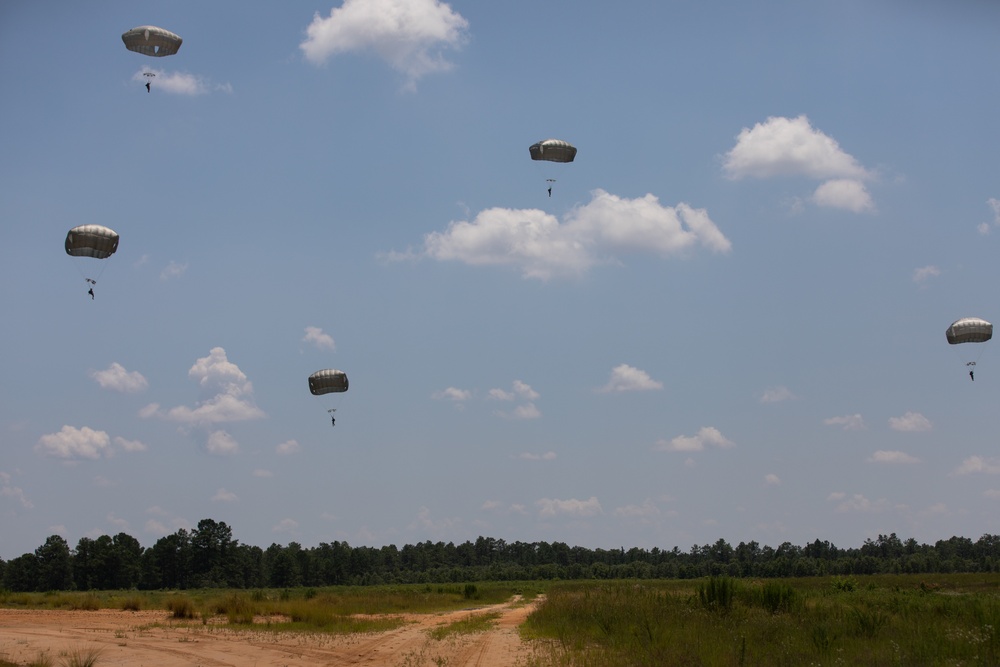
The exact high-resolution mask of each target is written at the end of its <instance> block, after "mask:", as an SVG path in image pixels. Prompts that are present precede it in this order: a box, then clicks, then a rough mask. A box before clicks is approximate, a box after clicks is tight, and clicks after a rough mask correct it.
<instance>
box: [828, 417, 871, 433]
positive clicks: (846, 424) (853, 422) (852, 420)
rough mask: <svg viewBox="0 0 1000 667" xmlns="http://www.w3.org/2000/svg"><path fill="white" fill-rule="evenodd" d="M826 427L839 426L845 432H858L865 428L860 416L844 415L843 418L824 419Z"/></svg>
mask: <svg viewBox="0 0 1000 667" xmlns="http://www.w3.org/2000/svg"><path fill="white" fill-rule="evenodd" d="M823 423H824V424H826V425H827V426H839V427H841V428H842V429H844V430H845V431H860V430H862V429H864V428H865V420H864V419H862V418H861V415H860V414H853V415H844V416H843V417H830V418H829V419H824V420H823Z"/></svg>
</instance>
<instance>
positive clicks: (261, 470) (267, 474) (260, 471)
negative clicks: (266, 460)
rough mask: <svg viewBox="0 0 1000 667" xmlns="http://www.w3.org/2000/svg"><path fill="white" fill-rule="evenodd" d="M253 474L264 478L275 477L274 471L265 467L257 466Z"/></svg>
mask: <svg viewBox="0 0 1000 667" xmlns="http://www.w3.org/2000/svg"><path fill="white" fill-rule="evenodd" d="M253 476H254V477H260V478H262V479H263V478H267V477H274V473H273V472H271V471H270V470H265V469H264V468H257V469H256V470H254V471H253Z"/></svg>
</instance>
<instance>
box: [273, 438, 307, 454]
mask: <svg viewBox="0 0 1000 667" xmlns="http://www.w3.org/2000/svg"><path fill="white" fill-rule="evenodd" d="M301 449H302V447H300V446H299V443H298V441H296V440H286V441H285V442H283V443H281V444H280V445H278V446H277V447H276V448H275V450H274V451H276V452H277V453H278V454H282V455H287V454H295V453H297V452H299V451H300V450H301Z"/></svg>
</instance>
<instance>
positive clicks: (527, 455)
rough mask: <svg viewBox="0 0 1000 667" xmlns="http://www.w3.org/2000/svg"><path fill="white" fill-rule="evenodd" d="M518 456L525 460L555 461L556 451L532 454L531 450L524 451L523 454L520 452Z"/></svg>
mask: <svg viewBox="0 0 1000 667" xmlns="http://www.w3.org/2000/svg"><path fill="white" fill-rule="evenodd" d="M517 458H519V459H524V460H525V461H554V460H555V458H556V453H555V452H545V453H544V454H532V453H531V452H522V453H521V454H518V456H517Z"/></svg>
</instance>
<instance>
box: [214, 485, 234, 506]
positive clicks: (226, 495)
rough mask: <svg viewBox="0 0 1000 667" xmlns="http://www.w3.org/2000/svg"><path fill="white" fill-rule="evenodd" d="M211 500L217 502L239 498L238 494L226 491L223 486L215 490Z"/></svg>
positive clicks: (231, 501) (228, 501)
mask: <svg viewBox="0 0 1000 667" xmlns="http://www.w3.org/2000/svg"><path fill="white" fill-rule="evenodd" d="M212 500H213V501H215V502H219V503H233V502H236V501H237V500H239V496H237V495H236V494H235V493H233V492H232V491H228V490H226V489H224V488H223V489H219V490H218V491H216V492H215V495H214V496H212Z"/></svg>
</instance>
